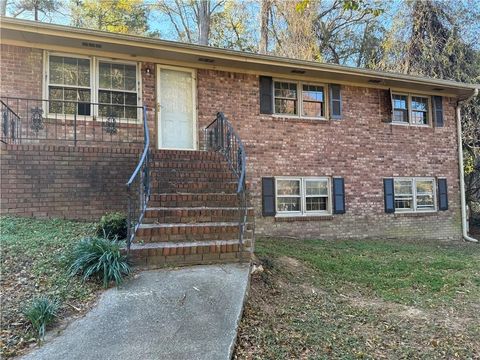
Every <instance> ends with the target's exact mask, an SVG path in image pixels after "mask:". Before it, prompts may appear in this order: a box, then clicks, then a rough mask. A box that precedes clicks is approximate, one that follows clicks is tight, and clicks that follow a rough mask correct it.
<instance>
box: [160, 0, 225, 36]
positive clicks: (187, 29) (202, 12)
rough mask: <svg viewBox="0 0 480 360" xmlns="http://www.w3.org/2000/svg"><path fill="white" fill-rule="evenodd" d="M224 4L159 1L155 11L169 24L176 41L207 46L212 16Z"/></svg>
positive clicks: (220, 0)
mask: <svg viewBox="0 0 480 360" xmlns="http://www.w3.org/2000/svg"><path fill="white" fill-rule="evenodd" d="M224 4H225V0H215V1H213V0H198V1H197V0H173V1H169V0H161V1H159V3H158V5H157V9H158V11H159V12H160V13H161V15H163V17H164V18H166V20H167V21H168V22H170V23H171V25H172V26H173V28H174V30H175V31H174V32H175V35H176V38H177V39H178V40H180V41H183V42H189V43H198V44H201V45H208V44H209V41H210V31H211V25H212V16H213V14H215V13H216V12H218V11H220V10H221V9H222V7H223V5H224Z"/></svg>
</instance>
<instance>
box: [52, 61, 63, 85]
mask: <svg viewBox="0 0 480 360" xmlns="http://www.w3.org/2000/svg"><path fill="white" fill-rule="evenodd" d="M49 76H50V83H51V84H59V85H60V84H63V58H62V57H60V56H50V61H49Z"/></svg>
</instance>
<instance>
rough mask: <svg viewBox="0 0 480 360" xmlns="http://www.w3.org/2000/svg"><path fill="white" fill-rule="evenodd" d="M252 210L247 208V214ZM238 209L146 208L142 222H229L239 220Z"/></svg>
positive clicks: (249, 214)
mask: <svg viewBox="0 0 480 360" xmlns="http://www.w3.org/2000/svg"><path fill="white" fill-rule="evenodd" d="M252 215H253V210H248V216H249V217H251V216H252ZM240 216H241V212H240V210H239V209H228V210H224V209H182V210H179V209H178V210H164V209H162V210H147V211H146V212H145V217H144V221H143V222H144V223H145V224H151V223H167V224H171V223H187V224H188V223H200V222H231V221H239V219H240Z"/></svg>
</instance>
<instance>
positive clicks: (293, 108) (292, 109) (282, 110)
mask: <svg viewBox="0 0 480 360" xmlns="http://www.w3.org/2000/svg"><path fill="white" fill-rule="evenodd" d="M275 113H277V114H291V115H296V114H297V101H295V100H285V99H275Z"/></svg>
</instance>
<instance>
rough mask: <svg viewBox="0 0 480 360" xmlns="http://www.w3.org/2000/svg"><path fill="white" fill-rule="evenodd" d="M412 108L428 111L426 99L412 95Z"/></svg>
mask: <svg viewBox="0 0 480 360" xmlns="http://www.w3.org/2000/svg"><path fill="white" fill-rule="evenodd" d="M412 110H420V111H428V99H427V98H422V97H416V96H412Z"/></svg>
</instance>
